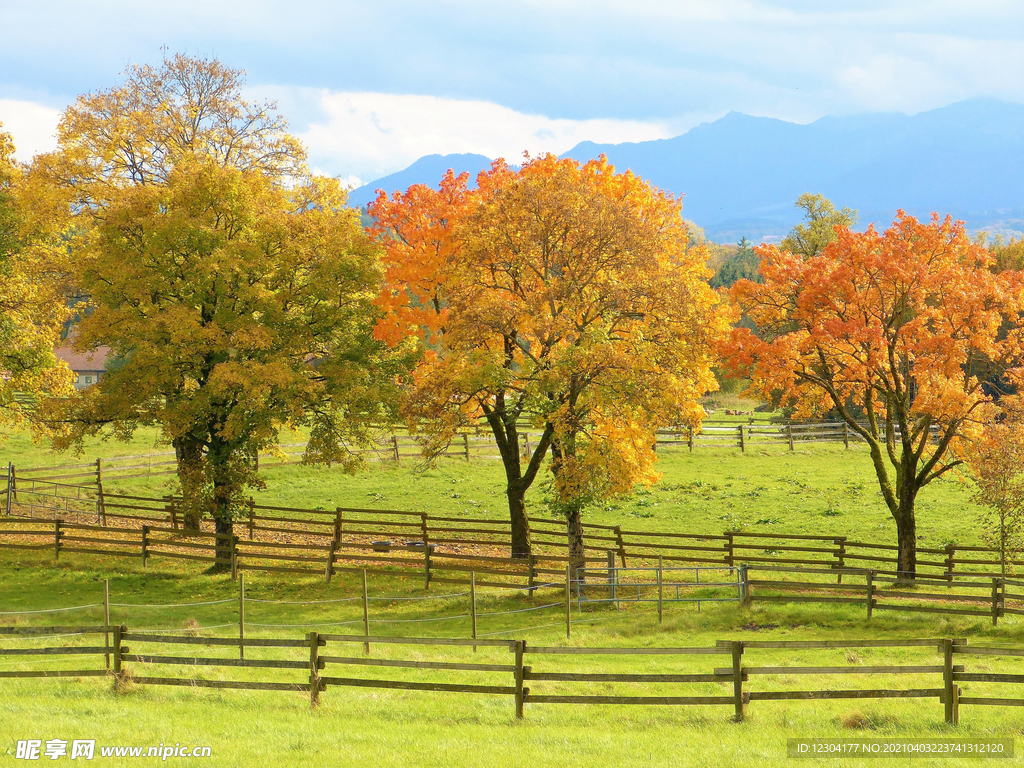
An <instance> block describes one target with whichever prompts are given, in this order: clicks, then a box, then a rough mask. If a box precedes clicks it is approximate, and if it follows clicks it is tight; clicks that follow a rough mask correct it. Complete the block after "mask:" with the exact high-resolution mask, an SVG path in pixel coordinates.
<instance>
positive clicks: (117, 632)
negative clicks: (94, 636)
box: [114, 624, 127, 677]
mask: <svg viewBox="0 0 1024 768" xmlns="http://www.w3.org/2000/svg"><path fill="white" fill-rule="evenodd" d="M126 629H127V627H125V625H124V624H121V625H119V626H116V627H114V674H115V675H117V676H118V677H120V676H121V635H123V634H124V632H125V630H126Z"/></svg>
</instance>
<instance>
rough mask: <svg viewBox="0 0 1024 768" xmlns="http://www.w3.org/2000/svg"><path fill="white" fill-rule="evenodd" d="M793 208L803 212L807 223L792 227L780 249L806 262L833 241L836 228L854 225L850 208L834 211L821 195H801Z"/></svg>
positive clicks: (853, 217) (854, 220)
mask: <svg viewBox="0 0 1024 768" xmlns="http://www.w3.org/2000/svg"><path fill="white" fill-rule="evenodd" d="M796 207H797V208H800V209H802V210H803V212H804V221H805V222H806V223H805V224H797V225H796V226H795V227H793V230H792V231H791V232H790V233H789V234H788V235H787V236H786V237H784V238H783V239H782V242H781V243H780V244H779V247H780V248H782V250H784V251H789V252H790V253H795V254H799V255H800V256H803V257H804V258H805V259H810V258H813V257H815V256H817V255H818V254H819V253H821V252H822V251H823V250H824V249H825V246H827V245H828V244H829V243H831V242H834V241H835V239H836V233H835V228H836V227H852V226H854V225H855V224H856V223H857V211H855V210H853V209H852V208H841V209H839V210H836V207H835V206H834V205H833V204H832V201H830V200H829V199H828V198H826V197H825V196H824V195H812V194H810V193H805V194H802V195H800V197H798V198H797V200H796Z"/></svg>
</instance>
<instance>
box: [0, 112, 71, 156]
mask: <svg viewBox="0 0 1024 768" xmlns="http://www.w3.org/2000/svg"><path fill="white" fill-rule="evenodd" d="M60 114H61V113H60V110H58V109H52V108H50V107H44V106H43V105H42V104H36V103H35V102H32V101H14V100H12V99H0V123H3V127H4V130H5V131H7V132H8V133H9V134H11V136H13V137H14V146H15V157H17V159H18V160H21V161H22V162H27V161H28V160H31V159H32V157H33V156H34V155H37V154H39V153H40V152H49V151H50V150H52V149H54V148H56V146H57V135H56V133H57V123H58V122H59V120H60Z"/></svg>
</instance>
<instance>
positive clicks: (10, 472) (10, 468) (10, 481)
mask: <svg viewBox="0 0 1024 768" xmlns="http://www.w3.org/2000/svg"><path fill="white" fill-rule="evenodd" d="M13 493H14V465H13V464H12V463H11V462H7V497H6V498H5V499H4V507H5V510H6V512H7V516H8V517H10V516H11V495H12V494H13Z"/></svg>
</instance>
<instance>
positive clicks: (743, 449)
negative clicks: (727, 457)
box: [736, 424, 747, 453]
mask: <svg viewBox="0 0 1024 768" xmlns="http://www.w3.org/2000/svg"><path fill="white" fill-rule="evenodd" d="M736 429H738V430H739V433H740V453H746V452H747V445H746V442H745V441H744V440H743V425H742V424H740V425H739V426H738V427H736Z"/></svg>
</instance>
